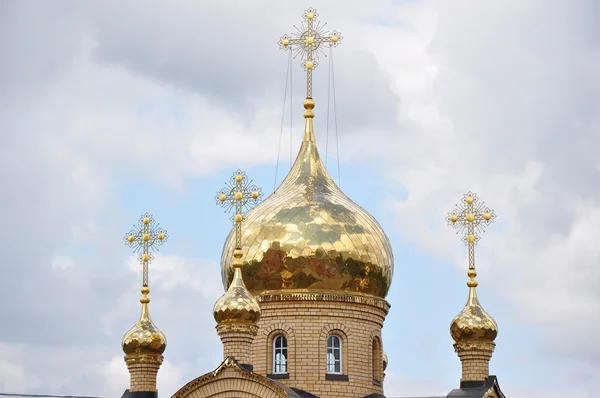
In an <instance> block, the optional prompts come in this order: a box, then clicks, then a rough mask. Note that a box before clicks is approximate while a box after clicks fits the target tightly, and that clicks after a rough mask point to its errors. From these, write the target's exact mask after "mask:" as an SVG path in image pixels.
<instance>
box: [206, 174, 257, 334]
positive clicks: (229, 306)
mask: <svg viewBox="0 0 600 398" xmlns="http://www.w3.org/2000/svg"><path fill="white" fill-rule="evenodd" d="M261 196H262V192H261V190H260V188H258V187H256V186H254V185H252V181H251V180H249V179H248V178H247V177H246V173H245V172H243V171H241V170H238V171H236V172H235V173H234V174H233V177H232V178H231V182H229V183H228V184H227V185H226V187H225V188H224V189H222V190H221V191H220V192H218V193H217V196H216V200H217V204H220V205H221V206H223V207H225V211H230V210H232V209H235V216H234V222H235V249H236V250H234V251H233V253H231V254H230V259H231V258H233V259H234V261H233V267H234V269H235V271H234V274H233V281H232V283H231V285H230V286H229V289H227V292H226V293H225V294H224V295H223V296H221V298H219V299H218V300H217V302H216V303H215V306H214V308H213V316H214V317H215V320H216V321H217V323H219V324H223V323H239V324H255V323H256V322H258V320H259V319H260V306H259V305H258V301H256V299H255V298H254V296H252V295H251V294H250V293H249V292H248V290H247V289H246V286H245V285H244V280H243V279H242V270H241V268H242V262H241V261H240V258H241V257H242V251H241V250H240V247H241V231H242V229H241V228H242V222H243V221H244V220H245V219H246V217H245V215H244V210H246V209H249V208H251V206H252V205H253V204H255V203H257V202H258V200H259V198H260V197H261ZM254 333H256V331H255V332H254Z"/></svg>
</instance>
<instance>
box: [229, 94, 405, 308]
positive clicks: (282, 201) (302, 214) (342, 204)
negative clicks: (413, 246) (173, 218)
mask: <svg viewBox="0 0 600 398" xmlns="http://www.w3.org/2000/svg"><path fill="white" fill-rule="evenodd" d="M304 107H305V108H306V113H305V115H304V116H305V118H306V127H305V132H304V139H303V142H302V146H301V147H300V152H299V153H298V157H297V158H296V162H295V163H294V165H293V166H292V168H291V170H290V172H289V174H288V175H287V177H286V178H285V179H284V181H283V182H282V183H281V185H280V186H279V187H278V188H277V189H276V190H275V192H274V193H273V194H272V195H271V196H269V197H268V198H267V199H266V200H265V201H264V202H262V203H261V204H260V205H258V206H257V207H255V208H254V209H252V210H251V211H250V212H248V214H247V216H246V217H247V219H246V221H245V223H244V225H243V227H242V228H243V230H242V248H241V249H242V252H243V257H242V261H243V263H244V268H243V277H244V282H245V284H246V287H247V288H248V290H250V292H252V293H253V294H258V293H261V292H263V291H267V290H280V289H304V290H310V291H317V290H318V291H324V290H336V291H349V292H361V293H367V294H372V295H376V296H379V297H385V296H386V295H387V292H388V290H389V287H390V284H391V281H392V274H393V264H394V258H393V255H392V248H391V245H390V242H389V240H388V238H387V236H386V235H385V233H384V231H383V229H382V228H381V226H380V225H379V223H378V222H377V221H376V220H375V218H373V216H371V215H370V214H369V213H367V212H366V211H365V210H364V209H363V208H361V207H360V206H359V205H357V204H356V203H354V202H352V200H350V199H349V198H348V197H347V196H346V195H345V194H344V193H343V192H342V191H341V190H340V188H338V186H337V185H336V184H335V183H334V182H333V180H332V179H331V177H330V175H329V173H328V172H327V170H326V169H325V166H324V165H323V162H322V161H321V158H320V156H319V152H318V150H317V144H316V141H315V137H314V132H313V124H312V122H313V120H312V118H313V113H312V109H313V107H314V102H313V100H312V99H307V100H306V102H305V104H304ZM234 248H235V234H234V231H232V232H231V233H230V234H229V236H228V238H227V240H226V241H225V246H224V248H223V255H222V259H221V266H222V275H223V284H224V285H225V288H226V289H227V287H228V285H229V283H231V280H232V278H233V267H232V258H233V256H232V254H233V250H234Z"/></svg>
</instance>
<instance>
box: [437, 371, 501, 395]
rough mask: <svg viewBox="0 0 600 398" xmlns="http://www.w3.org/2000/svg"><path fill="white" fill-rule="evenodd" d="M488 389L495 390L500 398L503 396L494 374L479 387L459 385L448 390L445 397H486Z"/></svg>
mask: <svg viewBox="0 0 600 398" xmlns="http://www.w3.org/2000/svg"><path fill="white" fill-rule="evenodd" d="M490 391H493V392H495V393H496V395H498V396H499V397H500V398H505V397H504V394H503V393H502V391H501V390H500V386H499V385H498V379H496V376H490V377H488V378H487V379H486V381H485V383H484V384H483V385H481V386H479V387H472V388H469V387H468V386H464V385H461V388H458V389H456V390H452V391H450V393H449V394H448V395H446V397H447V398H450V397H461V398H483V397H487V396H488V393H489V392H490Z"/></svg>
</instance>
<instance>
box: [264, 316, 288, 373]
mask: <svg viewBox="0 0 600 398" xmlns="http://www.w3.org/2000/svg"><path fill="white" fill-rule="evenodd" d="M262 336H263V337H262V338H263V342H264V343H265V345H264V346H263V347H264V353H265V354H266V358H265V359H266V372H267V374H269V375H270V376H272V375H280V376H278V377H285V375H292V377H293V372H294V358H295V353H296V335H295V333H294V329H293V328H292V327H290V326H289V325H287V324H285V323H276V324H272V325H269V326H268V327H266V328H265V329H264V330H263V333H262ZM277 336H284V337H285V338H286V340H287V358H286V359H287V364H286V365H287V369H286V372H280V373H275V372H274V368H275V366H274V365H275V364H274V357H275V352H274V343H275V339H276V338H277Z"/></svg>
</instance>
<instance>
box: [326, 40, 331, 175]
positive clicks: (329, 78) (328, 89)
mask: <svg viewBox="0 0 600 398" xmlns="http://www.w3.org/2000/svg"><path fill="white" fill-rule="evenodd" d="M331 50H332V46H331V45H329V73H328V77H327V128H326V129H325V131H326V133H325V167H327V157H328V155H329V108H330V105H329V98H330V95H331V94H330V92H331V53H332V51H331Z"/></svg>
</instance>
